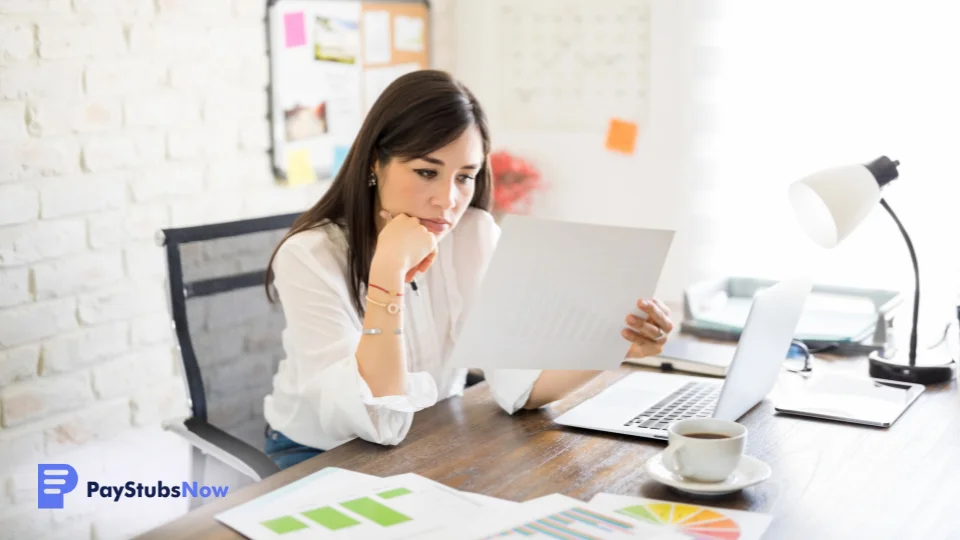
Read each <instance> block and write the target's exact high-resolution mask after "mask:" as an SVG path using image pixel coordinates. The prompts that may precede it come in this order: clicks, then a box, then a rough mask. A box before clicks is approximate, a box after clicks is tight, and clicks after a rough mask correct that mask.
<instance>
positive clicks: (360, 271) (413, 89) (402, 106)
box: [266, 70, 492, 316]
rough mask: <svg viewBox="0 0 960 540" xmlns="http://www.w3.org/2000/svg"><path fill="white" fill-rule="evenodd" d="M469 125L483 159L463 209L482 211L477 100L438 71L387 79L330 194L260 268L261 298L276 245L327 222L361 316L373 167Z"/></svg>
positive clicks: (425, 149) (485, 193) (484, 131)
mask: <svg viewBox="0 0 960 540" xmlns="http://www.w3.org/2000/svg"><path fill="white" fill-rule="evenodd" d="M471 126H477V128H478V130H479V131H480V136H481V137H482V139H483V154H484V158H485V159H484V162H483V165H482V166H481V167H480V170H479V171H478V172H477V175H476V180H475V185H476V191H475V193H474V195H473V199H472V200H471V201H470V206H473V207H476V208H480V209H483V210H486V211H489V210H490V204H491V189H492V186H491V184H492V179H491V173H490V163H489V160H488V159H486V158H487V156H489V154H490V133H489V128H488V126H487V118H486V115H485V114H484V112H483V109H482V108H481V107H480V103H479V102H478V101H477V99H476V97H474V95H473V93H471V92H470V90H469V89H467V87H466V86H464V85H463V84H462V83H460V82H459V81H457V80H456V79H454V78H453V77H452V76H451V75H450V74H448V73H446V72H443V71H437V70H422V71H414V72H412V73H408V74H406V75H403V76H401V77H399V78H397V79H396V80H395V81H393V83H392V84H390V85H389V86H388V87H387V88H386V89H385V90H384V91H383V93H382V94H381V95H380V97H379V98H378V99H377V101H376V102H375V103H374V104H373V107H371V109H370V112H369V113H367V117H366V118H365V119H364V122H363V125H362V126H361V127H360V131H359V133H357V136H356V139H355V140H354V142H353V145H352V146H351V147H350V151H349V153H347V157H346V158H345V160H344V162H343V165H342V167H341V168H340V170H339V172H338V173H337V175H336V178H334V180H333V183H332V184H330V187H329V189H327V191H326V192H325V193H324V195H323V197H321V198H320V200H319V201H317V203H316V204H315V205H313V207H312V208H310V209H309V210H307V211H306V212H304V213H303V214H302V215H301V216H300V217H298V218H297V220H296V221H294V223H293V226H292V227H291V228H290V231H289V232H288V233H287V234H286V235H285V236H284V237H283V239H282V240H281V241H280V244H279V245H277V248H276V249H274V251H273V255H271V256H270V263H269V264H268V265H267V275H266V288H267V297H268V298H269V299H270V300H271V301H275V299H274V297H273V295H272V293H271V290H270V285H271V284H272V282H273V277H274V274H273V260H274V258H275V257H276V255H277V251H278V250H279V249H280V246H281V245H283V242H285V241H287V239H289V238H290V237H291V236H293V235H294V234H297V233H299V232H302V231H306V230H310V229H314V228H317V227H320V226H322V225H325V224H327V223H332V224H334V225H336V226H338V227H340V228H341V229H343V230H344V231H345V233H346V238H347V261H348V265H349V268H348V271H349V278H348V279H349V286H350V296H351V299H352V301H353V305H354V307H355V308H356V310H357V313H359V314H361V316H362V314H363V312H364V303H363V301H362V299H361V290H362V289H363V288H365V287H366V286H367V279H368V276H369V274H370V263H371V260H372V259H373V252H374V249H375V247H376V241H377V228H376V222H375V219H374V203H375V201H376V196H377V190H376V188H375V187H371V186H370V185H369V183H368V178H369V176H370V173H371V172H372V170H373V166H374V164H375V163H379V164H380V166H381V167H386V165H387V164H388V163H389V162H390V160H391V159H392V158H398V159H403V160H412V159H417V158H422V157H424V156H426V155H428V154H430V153H431V152H435V151H436V150H439V149H441V148H443V147H444V146H446V145H448V144H450V143H451V142H453V141H455V140H456V139H457V138H458V137H459V136H460V135H461V134H462V133H463V132H464V131H465V130H466V129H467V128H469V127H471Z"/></svg>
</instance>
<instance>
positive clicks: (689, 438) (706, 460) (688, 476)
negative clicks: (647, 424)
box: [663, 418, 747, 482]
mask: <svg viewBox="0 0 960 540" xmlns="http://www.w3.org/2000/svg"><path fill="white" fill-rule="evenodd" d="M667 433H668V436H669V441H670V442H669V444H668V446H667V449H666V450H664V452H663V464H664V466H666V467H667V469H668V470H670V471H671V472H673V473H674V474H676V475H678V476H680V477H682V478H683V479H685V480H691V481H694V482H722V481H724V480H726V479H727V477H728V476H730V473H732V472H733V471H734V470H735V469H736V468H737V465H739V464H740V458H741V457H742V456H743V450H744V447H745V446H746V443H747V428H745V427H743V425H741V424H738V423H736V422H731V421H729V420H719V419H716V418H690V419H687V420H680V421H678V422H674V423H673V424H670V426H669V427H667ZM704 434H706V435H709V436H712V438H705V437H704ZM698 435H699V436H698Z"/></svg>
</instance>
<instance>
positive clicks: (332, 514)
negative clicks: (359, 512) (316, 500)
mask: <svg viewBox="0 0 960 540" xmlns="http://www.w3.org/2000/svg"><path fill="white" fill-rule="evenodd" d="M303 515H304V516H306V517H307V518H309V519H310V520H312V521H313V522H314V523H317V524H319V525H322V526H324V527H326V528H328V529H330V530H331V531H339V530H340V529H346V528H347V527H353V526H354V525H359V524H360V522H359V521H357V520H355V519H353V518H352V517H350V516H348V515H346V514H344V513H343V512H340V511H338V510H337V509H336V508H331V507H329V506H324V507H323V508H317V509H315V510H307V511H306V512H304V513H303Z"/></svg>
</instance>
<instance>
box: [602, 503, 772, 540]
mask: <svg viewBox="0 0 960 540" xmlns="http://www.w3.org/2000/svg"><path fill="white" fill-rule="evenodd" d="M590 505H591V506H592V507H593V508H596V509H598V510H601V511H605V512H608V513H610V514H613V515H616V516H621V517H622V518H624V519H627V520H628V521H631V522H636V523H643V524H646V525H654V526H657V527H659V528H660V529H661V530H664V531H671V532H675V533H677V534H681V535H683V536H681V537H680V538H689V539H693V540H760V538H761V537H762V536H763V533H764V531H766V530H767V527H769V526H770V522H771V521H772V520H773V517H772V516H770V515H769V514H760V513H756V512H743V511H740V510H727V509H725V508H712V507H708V506H699V505H696V504H682V503H673V502H667V501H656V500H652V499H644V498H640V497H629V496H625V495H611V494H608V493H600V494H598V495H597V496H595V497H594V498H593V499H592V500H591V501H590Z"/></svg>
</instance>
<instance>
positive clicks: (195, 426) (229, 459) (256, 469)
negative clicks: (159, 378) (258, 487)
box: [164, 418, 280, 480]
mask: <svg viewBox="0 0 960 540" xmlns="http://www.w3.org/2000/svg"><path fill="white" fill-rule="evenodd" d="M164 427H165V428H166V429H168V430H170V431H174V432H176V433H177V434H179V435H180V436H182V437H183V438H184V439H186V440H187V441H189V442H190V443H191V444H192V445H194V446H196V447H197V448H199V449H200V450H202V451H204V452H206V453H207V454H210V455H213V456H214V457H216V458H217V459H219V460H221V461H223V462H224V463H226V464H227V465H229V466H231V467H233V468H234V469H236V470H238V471H240V472H241V473H243V474H246V475H247V476H249V477H251V478H253V479H254V480H262V479H264V478H266V477H268V476H270V475H272V474H274V473H277V472H280V467H278V466H277V464H276V463H274V462H273V460H271V459H270V458H269V457H267V455H266V454H265V453H263V451H261V450H258V449H256V448H254V447H253V446H250V445H249V444H247V443H245V442H243V441H241V440H240V439H238V438H236V437H234V436H233V435H230V434H229V433H227V432H225V431H223V430H221V429H219V428H217V427H214V426H212V425H210V424H208V423H207V422H205V421H203V420H200V419H197V418H188V419H186V420H184V421H183V422H182V423H170V424H166V425H165V426H164Z"/></svg>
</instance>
